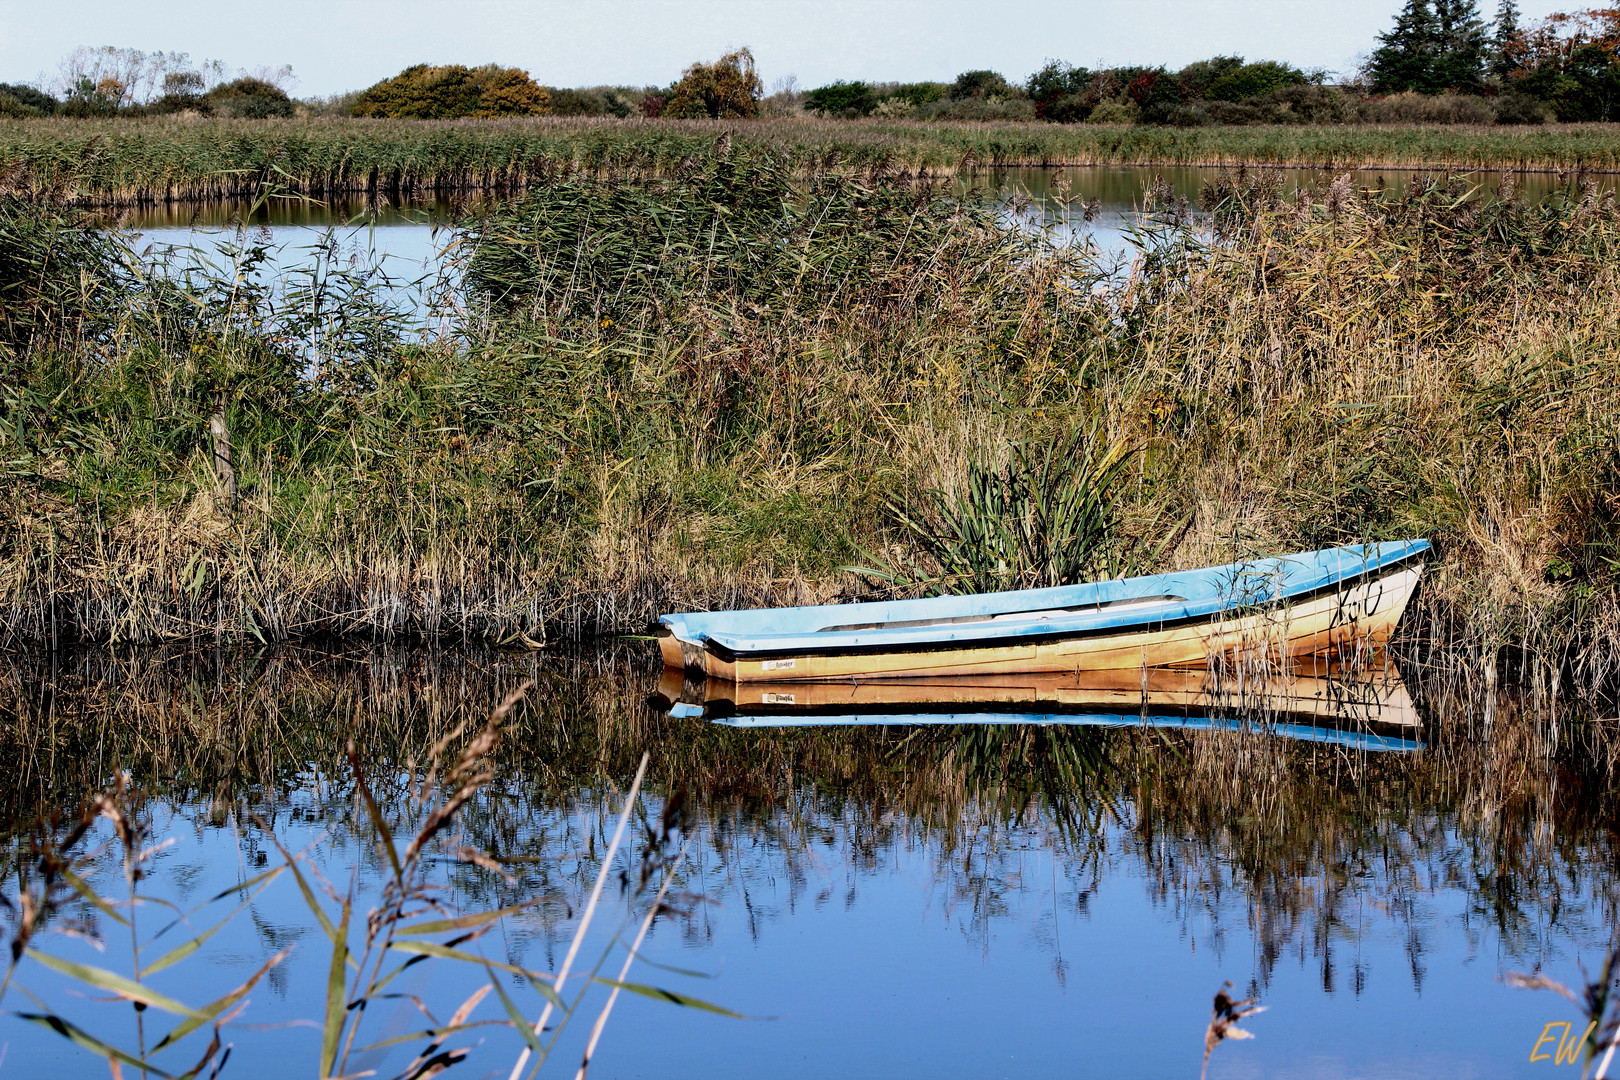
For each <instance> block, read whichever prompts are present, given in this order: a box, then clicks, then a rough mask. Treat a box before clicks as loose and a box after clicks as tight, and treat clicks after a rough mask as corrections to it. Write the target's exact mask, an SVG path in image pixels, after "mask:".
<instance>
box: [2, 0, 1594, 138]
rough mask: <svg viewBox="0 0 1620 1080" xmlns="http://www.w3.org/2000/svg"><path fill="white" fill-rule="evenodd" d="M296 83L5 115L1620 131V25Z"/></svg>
mask: <svg viewBox="0 0 1620 1080" xmlns="http://www.w3.org/2000/svg"><path fill="white" fill-rule="evenodd" d="M291 76H292V72H291V69H290V68H280V69H274V70H265V69H260V70H258V71H255V72H251V73H250V72H242V71H239V72H237V73H236V74H235V76H234V77H229V73H228V72H227V71H226V69H225V67H224V65H223V64H220V63H219V62H218V61H205V62H202V63H200V64H193V63H192V62H191V61H190V59H189V57H187V56H186V55H185V54H183V53H161V52H159V53H142V52H139V51H138V50H133V49H116V48H112V47H103V48H100V49H79V50H75V52H74V53H72V54H70V55H69V56H68V57H67V58H66V59H65V60H64V61H63V63H62V65H61V67H60V69H59V73H58V76H57V77H56V79H55V80H54V82H53V83H51V84H50V85H41V86H28V85H20V84H11V85H8V84H0V116H36V115H66V116H110V115H118V116H143V115H161V114H172V113H187V114H197V115H209V116H233V117H260V116H263V117H270V116H293V115H309V114H317V115H319V114H328V115H351V116H357V117H408V118H410V117H414V118H421V119H446V118H455V117H475V118H476V117H501V116H546V115H550V116H616V117H629V116H645V117H665V118H675V119H681V118H693V117H709V118H716V119H743V118H748V117H753V116H758V115H761V114H767V115H776V116H791V115H798V114H802V113H811V114H815V115H820V116H825V117H842V118H859V117H881V118H890V119H900V118H912V119H920V120H1045V121H1049V122H1052V123H1080V122H1090V123H1141V124H1167V125H1177V126H1194V125H1200V124H1254V123H1269V124H1277V123H1307V124H1308V123H1368V122H1372V123H1376V122H1402V121H1416V122H1452V123H1458V122H1471V123H1489V122H1498V123H1544V122H1547V121H1549V120H1560V121H1604V120H1620V9H1616V8H1594V9H1586V10H1578V11H1571V12H1561V13H1556V14H1553V15H1550V16H1548V17H1547V18H1545V19H1541V20H1536V21H1534V22H1525V21H1524V20H1523V19H1522V18H1521V17H1520V13H1519V10H1518V6H1517V4H1516V3H1515V0H1499V4H1498V7H1497V10H1496V12H1495V15H1494V18H1492V19H1491V20H1489V21H1487V20H1486V19H1485V18H1484V17H1483V16H1482V14H1481V12H1480V9H1479V5H1478V2H1477V0H1405V3H1404V5H1403V7H1402V8H1401V10H1400V11H1399V12H1398V13H1397V14H1396V16H1395V19H1394V23H1393V25H1392V26H1391V27H1390V29H1389V30H1387V31H1385V32H1384V33H1382V34H1380V35H1378V39H1377V43H1376V46H1375V48H1374V49H1373V50H1372V51H1371V53H1370V54H1369V56H1368V59H1367V61H1366V63H1365V65H1364V66H1363V68H1362V69H1361V70H1360V71H1358V72H1356V73H1355V74H1354V76H1353V77H1351V78H1350V79H1348V80H1341V81H1339V82H1337V83H1332V82H1330V73H1329V72H1326V71H1307V70H1302V69H1300V68H1298V67H1295V66H1293V65H1291V64H1288V63H1285V62H1281V61H1275V60H1259V61H1249V60H1246V59H1245V58H1243V57H1241V56H1215V57H1211V58H1209V59H1207V60H1200V61H1197V62H1196V63H1192V64H1188V65H1186V66H1185V67H1182V68H1180V69H1178V70H1170V69H1169V68H1167V67H1164V66H1156V67H1148V66H1121V67H1111V68H1102V69H1098V70H1091V69H1089V68H1086V67H1081V66H1076V65H1072V64H1069V63H1067V62H1065V61H1062V60H1049V61H1048V62H1047V63H1046V64H1045V65H1044V66H1043V67H1041V69H1040V70H1038V71H1036V72H1034V73H1033V74H1031V75H1029V76H1028V77H1027V78H1026V79H1024V80H1023V81H1022V82H1014V81H1011V80H1009V79H1007V78H1006V77H1005V76H1003V75H1002V74H1000V73H998V72H995V71H991V70H988V69H980V70H974V71H967V72H963V73H962V74H960V75H958V76H957V77H956V79H955V80H953V81H951V82H910V83H902V82H892V83H880V82H865V81H859V80H838V81H836V82H832V83H828V84H826V85H824V86H818V87H815V88H814V89H811V90H808V91H801V90H799V89H798V87H797V86H796V85H795V84H794V82H793V81H792V80H791V79H788V80H785V81H784V82H783V83H782V84H779V86H778V87H777V88H776V91H775V92H774V93H772V94H770V95H769V96H767V95H766V94H765V91H764V85H763V83H762V81H761V79H760V77H759V74H758V72H757V70H756V67H755V63H754V57H753V55H752V53H750V52H749V50H748V49H746V48H743V49H738V50H735V51H732V52H729V53H726V54H725V55H724V56H722V57H720V58H719V59H718V60H715V61H713V62H708V61H700V62H697V63H694V64H691V65H690V66H689V67H687V68H686V70H685V71H683V72H682V73H681V75H680V77H679V78H678V79H676V80H674V81H673V82H671V83H670V84H669V85H667V86H663V87H651V86H642V87H629V86H599V87H589V88H571V89H570V88H557V87H548V86H544V85H542V84H541V83H539V82H537V81H536V80H535V79H534V78H533V77H532V76H531V75H530V74H529V73H528V72H527V71H524V70H522V69H520V68H515V67H514V68H508V67H501V66H499V65H496V64H486V65H484V66H481V67H466V66H463V65H459V64H446V65H431V64H416V65H413V66H411V67H408V68H406V69H405V70H404V71H402V72H400V73H399V74H398V75H395V76H392V77H390V78H387V79H383V80H381V81H380V82H378V83H376V84H374V85H373V86H370V87H368V88H366V89H365V90H362V91H357V92H354V93H350V94H342V95H337V96H335V97H332V98H327V99H311V100H306V101H302V102H295V101H294V100H293V99H292V98H291V96H290V95H289V94H288V93H287V91H286V86H287V84H288V83H289V82H290V81H291Z"/></svg>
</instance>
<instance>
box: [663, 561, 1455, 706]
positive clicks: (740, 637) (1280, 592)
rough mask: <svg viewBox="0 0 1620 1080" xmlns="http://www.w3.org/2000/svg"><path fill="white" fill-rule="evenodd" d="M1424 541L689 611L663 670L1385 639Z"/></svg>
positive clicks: (1118, 659) (895, 666) (1135, 666)
mask: <svg viewBox="0 0 1620 1080" xmlns="http://www.w3.org/2000/svg"><path fill="white" fill-rule="evenodd" d="M1428 550H1429V542H1428V541H1427V540H1404V541H1396V542H1393V543H1385V544H1365V545H1363V544H1352V545H1347V546H1345V547H1337V548H1328V549H1326V550H1323V551H1308V552H1301V553H1299V554H1296V555H1285V556H1282V557H1280V558H1274V559H1256V560H1251V561H1247V562H1239V563H1231V564H1229V565H1226V566H1216V567H1209V568H1207V569H1202V570H1186V571H1181V572H1178V573H1172V574H1154V575H1151V576H1148V577H1135V578H1121V579H1119V580H1117V581H1097V582H1091V583H1089V584H1084V585H1064V586H1059V587H1057V588H1051V589H1023V590H1018V591H1015V592H1000V593H981V594H979V595H976V596H938V597H931V598H928V599H924V600H893V601H877V602H872V603H860V604H825V605H820V606H817V607H797V608H762V609H758V610H752V611H713V612H688V613H684V614H677V615H665V616H664V617H663V618H662V619H660V620H659V622H658V628H657V633H658V642H659V648H660V650H661V651H662V652H663V656H664V662H665V664H666V665H668V666H670V667H675V668H687V669H689V670H695V671H701V672H703V673H705V674H707V675H709V676H711V677H714V678H720V679H729V680H732V681H736V682H753V681H760V680H763V681H770V682H798V681H802V680H826V679H833V680H838V679H851V678H861V679H872V678H916V677H919V676H936V675H951V676H955V675H997V674H1021V673H1027V672H1039V671H1107V670H1140V669H1142V668H1158V667H1189V666H1197V667H1201V666H1204V665H1206V664H1208V663H1209V661H1210V659H1211V658H1212V657H1219V656H1237V657H1254V658H1266V659H1277V658H1283V657H1301V656H1318V655H1323V654H1326V653H1329V652H1332V651H1335V650H1342V649H1344V648H1346V647H1355V646H1361V645H1376V644H1379V643H1382V642H1383V641H1385V640H1387V639H1388V638H1389V636H1390V634H1392V633H1393V632H1394V630H1395V625H1396V624H1397V623H1398V622H1399V621H1400V618H1401V613H1402V612H1403V611H1404V610H1405V608H1406V603H1407V601H1408V600H1409V599H1410V598H1411V595H1412V590H1413V589H1415V588H1416V587H1417V582H1418V576H1419V575H1420V574H1421V573H1422V572H1423V555H1424V553H1425V552H1426V551H1428Z"/></svg>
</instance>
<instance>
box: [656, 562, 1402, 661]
mask: <svg viewBox="0 0 1620 1080" xmlns="http://www.w3.org/2000/svg"><path fill="white" fill-rule="evenodd" d="M1415 543H1416V544H1421V545H1422V546H1421V547H1416V548H1415V550H1409V551H1407V552H1405V553H1403V554H1400V555H1397V556H1393V557H1391V558H1390V559H1388V560H1384V561H1380V562H1377V563H1367V564H1366V565H1364V566H1363V568H1362V569H1361V570H1360V571H1359V572H1352V573H1347V574H1344V575H1342V576H1340V577H1336V578H1334V579H1333V580H1332V581H1328V582H1324V583H1322V584H1319V585H1317V586H1316V587H1315V588H1310V589H1302V590H1301V591H1299V592H1295V593H1285V594H1283V595H1280V596H1275V597H1272V598H1269V599H1267V600H1264V601H1260V602H1257V603H1252V604H1233V603H1226V602H1224V600H1223V599H1222V598H1221V597H1214V598H1211V599H1210V600H1207V601H1191V600H1189V601H1187V602H1186V603H1185V604H1183V605H1181V606H1182V609H1183V614H1181V615H1178V616H1176V617H1174V618H1169V619H1144V620H1141V621H1137V622H1127V623H1115V624H1108V625H1098V626H1083V625H1081V626H1077V625H1075V623H1077V622H1080V621H1081V620H1082V619H1084V618H1085V617H1086V616H1089V615H1092V614H1093V613H1092V612H1087V613H1086V615H1082V616H1076V617H1074V618H1073V619H1071V620H1070V621H1069V622H1067V623H1060V622H1046V623H1040V622H1032V623H1026V624H1017V623H1005V624H1003V627H1004V629H1002V631H1001V632H1000V633H996V634H989V635H983V636H978V637H970V638H962V637H945V638H934V639H930V640H918V639H917V637H916V636H914V635H905V634H901V633H900V632H899V631H881V630H878V631H860V633H865V634H880V633H893V634H894V636H895V638H896V640H893V641H875V642H866V643H853V644H839V643H838V641H837V640H836V639H832V640H826V641H819V640H817V638H818V637H819V635H820V634H821V631H797V632H794V633H792V634H780V635H761V637H772V636H774V637H781V638H784V639H791V642H790V641H783V642H782V643H781V644H780V645H779V646H777V647H774V648H738V647H736V646H735V645H732V644H728V643H727V642H726V641H723V640H721V639H720V638H718V637H716V636H715V635H713V634H701V635H699V636H698V638H697V640H696V641H695V642H694V644H697V645H699V646H701V647H703V648H704V649H706V650H708V651H709V652H711V653H713V654H714V655H715V656H716V657H717V658H718V659H720V660H723V661H727V662H733V661H736V660H742V659H746V660H770V659H777V658H786V657H815V656H873V655H885V654H890V655H902V654H911V653H931V652H941V651H951V650H961V649H973V648H980V647H992V648H993V647H996V646H998V645H1003V644H1018V645H1040V644H1047V643H1051V642H1057V641H1081V640H1085V639H1088V638H1097V637H1111V636H1117V635H1120V634H1130V633H1137V632H1145V631H1150V630H1151V631H1159V630H1170V629H1176V628H1179V627H1184V626H1191V625H1197V624H1200V623H1207V622H1208V621H1209V620H1210V618H1211V617H1212V616H1220V617H1242V616H1243V615H1246V614H1258V613H1263V612H1267V611H1273V610H1278V609H1281V608H1284V607H1286V606H1291V605H1294V604H1302V603H1309V602H1310V601H1312V600H1315V599H1317V598H1319V597H1322V596H1325V595H1327V594H1329V593H1335V592H1340V591H1343V590H1344V589H1346V588H1348V587H1353V586H1355V585H1356V584H1358V583H1361V582H1363V581H1365V580H1367V579H1368V578H1376V577H1389V576H1394V575H1395V574H1397V573H1400V572H1403V571H1404V570H1406V569H1408V568H1409V565H1410V564H1411V563H1413V562H1421V561H1422V560H1423V556H1424V555H1425V554H1426V553H1427V552H1428V550H1429V547H1428V544H1427V542H1426V541H1417V542H1415ZM1326 550H1330V551H1331V550H1335V549H1326ZM1283 558H1287V557H1286V556H1285V557H1283ZM1278 561H1282V560H1281V559H1279V560H1278ZM1240 565H1243V564H1240V563H1229V564H1227V565H1226V566H1220V567H1212V568H1210V569H1211V571H1220V570H1224V569H1227V568H1228V567H1229V566H1240ZM1154 576H1169V575H1154ZM1193 605H1197V607H1198V609H1199V610H1196V611H1192V612H1187V611H1186V608H1188V607H1189V606H1193ZM835 606H836V605H835ZM665 628H668V629H669V630H670V632H672V633H673V628H669V627H667V624H666V627H665ZM675 636H676V637H679V635H678V634H677V635H675ZM684 640H688V641H690V640H691V639H689V638H688V639H684ZM733 640H735V636H734V637H733ZM750 640H751V641H757V640H759V638H753V639H750ZM795 643H797V644H795Z"/></svg>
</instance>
